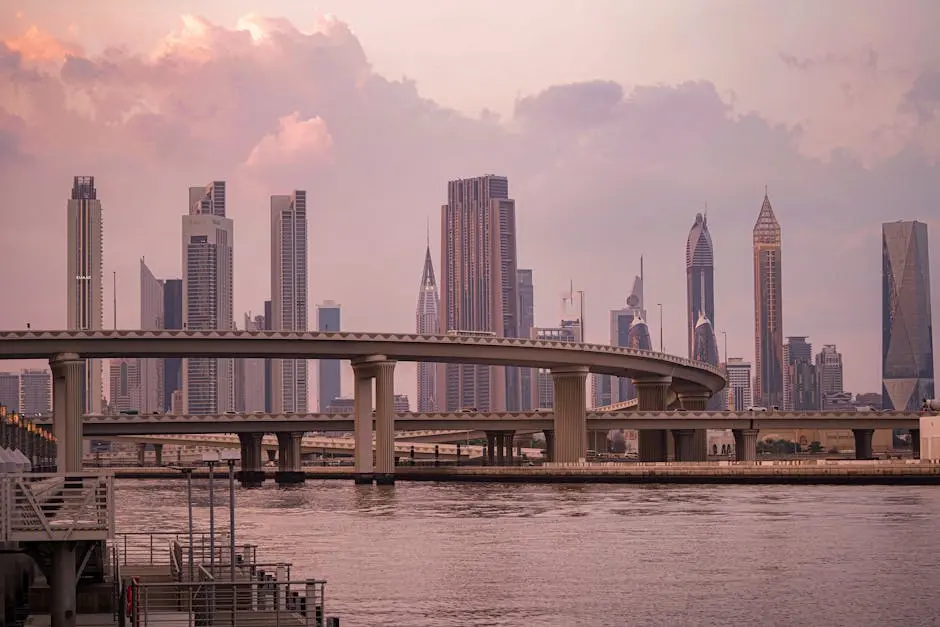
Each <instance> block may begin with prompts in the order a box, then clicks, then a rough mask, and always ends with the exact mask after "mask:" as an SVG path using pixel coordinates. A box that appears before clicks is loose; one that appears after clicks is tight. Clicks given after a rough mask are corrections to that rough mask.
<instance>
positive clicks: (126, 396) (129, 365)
mask: <svg viewBox="0 0 940 627" xmlns="http://www.w3.org/2000/svg"><path fill="white" fill-rule="evenodd" d="M110 370H111V402H110V405H111V409H113V410H114V411H116V412H128V411H135V412H139V411H140V360H138V359H135V358H131V357H119V358H112V359H111V360H110Z"/></svg>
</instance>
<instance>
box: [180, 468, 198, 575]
mask: <svg viewBox="0 0 940 627" xmlns="http://www.w3.org/2000/svg"><path fill="white" fill-rule="evenodd" d="M181 470H182V471H183V475H185V477H186V503H187V509H188V511H189V580H190V581H193V574H194V572H195V564H194V560H193V469H192V468H183V469H181Z"/></svg>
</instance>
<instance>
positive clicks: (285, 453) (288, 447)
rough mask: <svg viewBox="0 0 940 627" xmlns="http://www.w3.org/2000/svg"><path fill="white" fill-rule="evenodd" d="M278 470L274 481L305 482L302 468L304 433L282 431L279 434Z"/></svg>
mask: <svg viewBox="0 0 940 627" xmlns="http://www.w3.org/2000/svg"><path fill="white" fill-rule="evenodd" d="M276 435H277V472H275V473H274V482H275V483H277V484H278V485H293V484H297V483H303V482H304V479H305V478H306V477H305V475H304V472H303V469H302V468H301V460H300V441H301V438H303V435H304V434H303V433H299V432H289V431H280V432H278V433H277V434H276Z"/></svg>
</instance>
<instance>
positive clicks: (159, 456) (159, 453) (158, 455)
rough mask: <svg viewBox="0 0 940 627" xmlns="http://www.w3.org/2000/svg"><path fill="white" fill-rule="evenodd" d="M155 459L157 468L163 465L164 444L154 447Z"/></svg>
mask: <svg viewBox="0 0 940 627" xmlns="http://www.w3.org/2000/svg"><path fill="white" fill-rule="evenodd" d="M153 457H154V460H155V461H156V464H157V466H162V465H163V445H162V444H154V445H153Z"/></svg>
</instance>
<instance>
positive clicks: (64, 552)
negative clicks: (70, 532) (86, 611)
mask: <svg viewBox="0 0 940 627" xmlns="http://www.w3.org/2000/svg"><path fill="white" fill-rule="evenodd" d="M76 550H77V545H76V543H75V542H54V543H52V581H50V582H49V592H50V594H51V596H52V598H51V599H50V601H51V603H50V606H51V607H50V609H51V611H50V612H49V618H50V622H51V625H52V627H75V625H76V623H77V612H76V609H77V608H76V607H75V597H76V594H75V589H76V587H77V586H78V577H77V576H76V575H77V572H78V571H77V568H76V567H77V564H76V559H75V552H76Z"/></svg>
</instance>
